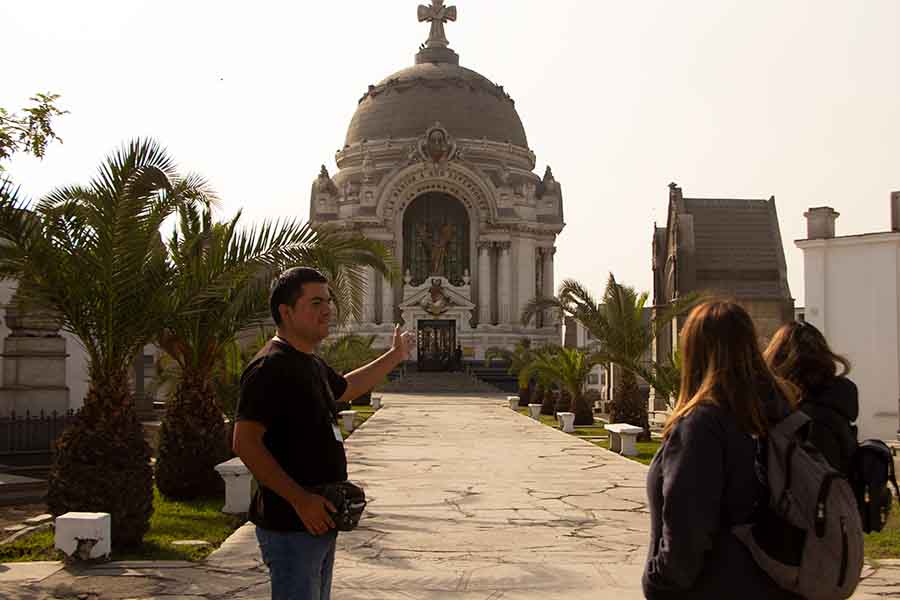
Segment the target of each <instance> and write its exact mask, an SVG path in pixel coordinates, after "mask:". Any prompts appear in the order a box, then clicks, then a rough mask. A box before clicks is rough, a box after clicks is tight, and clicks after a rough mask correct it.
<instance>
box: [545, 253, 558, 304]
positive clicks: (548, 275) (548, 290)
mask: <svg viewBox="0 0 900 600" xmlns="http://www.w3.org/2000/svg"><path fill="white" fill-rule="evenodd" d="M554 254H556V248H544V289H543V290H542V293H543V295H544V297H545V298H552V297H553V296H555V295H556V287H555V286H554V283H553V255H554Z"/></svg>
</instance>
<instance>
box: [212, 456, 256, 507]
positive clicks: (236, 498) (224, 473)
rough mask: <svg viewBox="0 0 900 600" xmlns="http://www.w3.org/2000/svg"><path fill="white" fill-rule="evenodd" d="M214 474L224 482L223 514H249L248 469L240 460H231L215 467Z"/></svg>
mask: <svg viewBox="0 0 900 600" xmlns="http://www.w3.org/2000/svg"><path fill="white" fill-rule="evenodd" d="M216 472H217V473H218V474H219V476H220V477H221V478H222V479H223V480H224V481H225V506H224V507H223V508H222V512H223V513H228V514H231V515H240V514H244V513H247V512H250V490H251V485H252V477H251V475H250V469H248V468H247V467H246V465H244V461H242V460H241V459H240V458H232V459H231V460H228V461H225V462H223V463H220V464H218V465H216Z"/></svg>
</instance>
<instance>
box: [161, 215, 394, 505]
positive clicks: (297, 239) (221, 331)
mask: <svg viewBox="0 0 900 600" xmlns="http://www.w3.org/2000/svg"><path fill="white" fill-rule="evenodd" d="M240 217H241V215H240V213H238V214H237V215H236V216H235V217H234V218H232V219H231V220H230V221H228V222H225V223H215V222H213V218H212V215H211V211H210V210H208V209H203V210H201V209H198V208H197V207H196V206H186V207H184V208H182V209H181V210H180V211H179V224H178V227H177V228H176V229H175V230H174V231H173V233H172V236H171V238H170V239H169V241H168V244H167V246H168V254H169V257H170V260H171V263H172V265H173V269H174V277H173V285H172V293H171V294H170V296H169V303H168V307H167V308H168V313H169V314H170V315H172V317H171V318H170V320H169V321H168V322H167V323H166V324H165V326H164V327H162V328H160V333H159V335H158V343H159V346H160V347H161V348H162V349H163V351H165V353H166V354H168V355H169V356H170V357H171V358H172V359H173V360H174V361H175V363H176V364H177V373H178V375H177V382H176V384H175V390H174V393H173V394H172V396H171V398H170V399H169V400H168V401H167V403H166V413H165V416H164V418H163V422H162V426H161V427H160V443H159V457H158V459H157V462H156V482H157V486H158V487H159V489H160V491H161V492H162V493H163V494H165V495H166V496H169V497H171V498H176V499H191V498H196V497H200V496H207V495H212V494H216V493H219V492H220V491H221V488H222V482H221V479H220V478H219V476H218V474H217V473H216V472H215V470H214V467H215V466H216V465H217V464H218V463H219V462H221V461H222V460H224V459H225V457H226V456H227V453H228V443H227V440H226V437H225V424H224V421H223V414H222V409H221V407H220V405H219V403H218V402H217V401H216V385H215V378H214V374H215V372H216V370H217V367H218V366H219V365H220V364H221V363H222V361H223V360H224V358H225V357H226V355H227V354H228V352H229V347H230V345H231V344H232V343H233V341H234V340H235V338H236V336H237V335H238V333H239V332H241V331H242V330H245V329H247V328H248V327H252V326H255V325H261V324H264V323H269V322H270V321H271V316H270V310H269V299H268V284H269V282H270V281H271V280H272V278H273V277H274V276H275V275H277V274H278V273H279V272H280V271H282V270H283V269H285V268H287V267H290V266H294V265H304V266H310V267H315V268H318V269H320V270H321V271H323V273H324V274H325V275H326V276H327V277H328V278H329V280H330V282H331V283H330V285H331V288H332V293H333V295H334V297H335V298H336V302H337V304H338V307H339V309H341V310H340V311H339V312H340V313H341V314H342V315H343V316H347V315H349V314H355V315H358V314H359V313H360V311H361V304H362V295H363V291H364V273H363V269H364V268H365V267H374V268H375V269H376V270H377V271H378V272H380V273H384V274H389V273H390V266H389V261H390V258H389V256H388V253H387V250H386V249H385V248H384V246H383V245H382V244H380V243H379V242H375V241H372V240H367V239H364V238H362V237H358V236H345V235H339V234H337V233H334V232H330V231H316V230H314V229H312V227H310V225H309V224H306V223H302V222H300V221H296V220H288V221H283V222H266V223H263V224H261V225H259V226H255V227H248V228H239V227H238V225H239V221H240Z"/></svg>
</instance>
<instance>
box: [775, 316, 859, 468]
mask: <svg viewBox="0 0 900 600" xmlns="http://www.w3.org/2000/svg"><path fill="white" fill-rule="evenodd" d="M765 358H766V362H768V363H769V366H770V367H771V368H772V370H773V371H774V372H775V373H777V374H778V375H779V376H781V377H783V378H785V379H787V380H788V381H790V382H791V383H793V384H794V385H796V386H797V387H798V388H800V395H801V404H800V410H802V411H803V412H805V413H806V414H807V415H809V417H810V419H812V423H811V424H810V426H809V433H808V435H807V441H809V442H811V443H812V444H813V445H814V446H815V447H816V448H817V449H818V450H819V451H820V452H821V453H822V454H823V455H824V456H825V458H826V459H828V462H829V463H831V466H833V467H834V468H835V469H837V470H838V471H840V472H841V473H844V474H845V475H846V474H848V473H849V472H850V467H851V461H852V460H853V453H854V452H855V451H856V446H857V440H856V427H855V426H854V425H853V423H854V421H856V419H857V418H858V417H859V392H858V390H857V389H856V384H855V383H853V382H852V381H850V379H848V378H847V374H848V373H849V372H850V361H848V360H847V359H846V358H844V357H843V356H841V355H840V354H835V353H834V352H833V351H832V350H831V348H830V347H829V346H828V341H827V340H826V339H825V336H824V335H822V332H821V331H819V330H818V329H817V328H816V327H815V326H814V325H812V324H810V323H807V322H805V321H799V322H798V321H794V322H791V323H788V324H786V325H783V326H782V327H781V328H780V329H779V330H778V331H776V332H775V336H774V337H773V338H772V341H771V342H770V343H769V346H768V347H767V348H766V351H765ZM838 365H840V367H841V371H840V372H838Z"/></svg>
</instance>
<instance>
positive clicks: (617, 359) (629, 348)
mask: <svg viewBox="0 0 900 600" xmlns="http://www.w3.org/2000/svg"><path fill="white" fill-rule="evenodd" d="M698 299H699V298H698V296H696V295H691V296H688V297H685V298H682V299H681V300H679V301H678V302H676V303H674V304H673V305H672V306H671V307H670V308H669V309H667V310H665V311H661V312H659V313H657V314H656V316H655V318H654V319H653V320H652V321H651V322H649V323H647V322H646V321H645V320H644V307H645V305H646V303H647V293H646V292H645V293H640V294H639V293H638V292H636V291H635V289H634V288H632V287H630V286H625V285H621V284H619V283H618V282H616V279H615V277H614V276H613V275H612V273H610V275H609V280H608V282H607V285H606V290H605V291H604V294H603V299H602V302H598V301H597V300H596V299H595V298H594V296H593V295H592V294H591V292H590V291H589V290H588V289H587V288H586V287H585V286H583V285H582V284H581V283H579V282H578V281H576V280H573V279H567V280H565V281H564V282H563V283H562V285H561V286H560V289H559V294H558V295H557V297H556V298H535V299H533V300H531V301H530V302H529V303H528V305H526V307H525V309H524V310H523V312H522V321H523V322H528V321H529V320H531V319H532V318H533V317H534V315H536V314H537V313H539V312H541V311H544V310H548V309H557V310H560V311H562V312H563V314H565V315H567V316H570V317H572V318H573V319H574V320H575V321H577V322H579V323H580V324H581V325H582V326H584V328H585V329H587V330H588V331H589V332H590V333H591V334H592V335H593V336H594V338H596V340H597V348H596V356H597V357H598V358H599V359H600V360H601V361H604V362H609V363H612V364H614V365H617V366H619V367H621V371H622V376H621V377H619V378H618V381H617V382H616V389H614V391H613V403H612V410H611V414H610V419H611V420H612V421H614V422H624V423H631V424H634V425H638V426H640V427H643V428H644V430H645V432H647V434H649V423H648V422H647V406H646V404H645V403H644V402H643V400H642V399H641V397H640V391H639V388H638V382H637V377H642V378H644V379H645V380H646V381H647V382H648V383H649V384H650V385H651V386H653V387H654V389H656V391H657V392H658V393H661V394H663V395H664V396H665V397H669V396H670V394H671V393H672V392H673V385H674V381H675V380H674V379H673V378H672V377H671V374H672V371H673V368H672V364H673V363H672V361H671V360H669V361H666V362H662V363H658V362H656V361H652V360H651V361H649V362H647V361H645V359H644V357H645V355H646V353H647V352H648V351H649V349H650V348H651V346H652V344H653V340H654V338H655V337H656V335H657V333H658V332H661V331H662V330H663V329H664V328H666V327H669V326H670V325H671V323H672V320H673V319H675V318H676V317H678V316H679V315H682V314H684V313H685V312H686V311H687V310H689V309H690V308H691V307H692V306H694V305H695V304H696V303H697V301H698Z"/></svg>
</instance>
